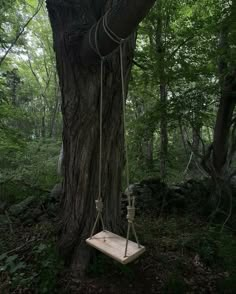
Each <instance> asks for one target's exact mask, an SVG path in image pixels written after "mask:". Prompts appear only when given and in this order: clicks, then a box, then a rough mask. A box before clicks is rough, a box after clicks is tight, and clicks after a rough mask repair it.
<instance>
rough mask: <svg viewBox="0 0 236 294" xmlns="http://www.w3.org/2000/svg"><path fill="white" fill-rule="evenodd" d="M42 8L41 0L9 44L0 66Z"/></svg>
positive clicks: (0, 60)
mask: <svg viewBox="0 0 236 294" xmlns="http://www.w3.org/2000/svg"><path fill="white" fill-rule="evenodd" d="M42 6H43V0H41V2H39V3H38V6H37V8H36V10H35V12H34V14H33V15H32V16H31V17H30V18H29V19H28V21H27V22H26V23H25V24H24V25H23V27H22V28H21V30H20V32H19V34H18V35H17V36H16V38H15V40H14V41H13V42H12V43H11V45H10V46H9V47H8V49H7V51H6V52H5V54H4V55H3V57H2V58H1V59H0V66H1V65H2V63H3V62H4V60H5V59H6V57H7V55H8V54H9V53H10V51H11V50H12V48H13V47H14V46H15V45H16V43H17V41H18V40H19V38H20V37H21V35H22V34H23V33H24V31H25V29H26V27H27V26H28V25H29V24H30V22H31V21H32V20H33V18H34V17H35V16H36V15H37V14H38V13H39V11H40V9H41V7H42Z"/></svg>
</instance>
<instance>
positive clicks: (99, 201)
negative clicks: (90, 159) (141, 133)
mask: <svg viewBox="0 0 236 294" xmlns="http://www.w3.org/2000/svg"><path fill="white" fill-rule="evenodd" d="M99 24H100V21H99V22H98V23H97V25H96V28H95V35H94V36H95V48H94V46H93V44H92V39H91V32H92V30H93V28H94V26H93V27H92V28H91V30H90V31H89V43H90V46H91V48H92V49H93V50H94V51H95V52H96V53H97V54H98V55H99V57H100V59H101V63H100V109H99V163H98V166H99V172H98V199H97V200H95V203H96V210H97V217H96V220H95V223H94V225H93V228H92V231H91V234H90V238H92V236H93V235H94V231H95V229H96V226H97V224H98V221H99V219H100V220H101V223H102V229H103V231H105V226H104V221H103V216H102V212H103V201H102V137H103V132H102V110H103V68H104V57H103V56H102V55H101V52H100V50H99V46H98V28H99Z"/></svg>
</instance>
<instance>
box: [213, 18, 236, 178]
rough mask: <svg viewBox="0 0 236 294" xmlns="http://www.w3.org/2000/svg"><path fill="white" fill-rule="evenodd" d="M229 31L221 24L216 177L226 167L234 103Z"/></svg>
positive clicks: (235, 85)
mask: <svg viewBox="0 0 236 294" xmlns="http://www.w3.org/2000/svg"><path fill="white" fill-rule="evenodd" d="M229 31H230V26H229V24H228V23H225V24H222V28H221V32H220V42H219V48H220V52H221V55H220V58H219V75H220V103H219V108H218V111H217V116H216V123H215V129H214V140H213V166H214V173H215V175H214V176H216V177H222V176H224V173H225V172H226V171H227V169H228V167H227V166H225V164H226V162H227V155H228V151H229V139H230V129H231V126H232V117H233V112H234V109H235V103H236V100H235V96H236V91H235V90H236V69H231V70H230V68H229V63H230V54H229V50H230V45H229Z"/></svg>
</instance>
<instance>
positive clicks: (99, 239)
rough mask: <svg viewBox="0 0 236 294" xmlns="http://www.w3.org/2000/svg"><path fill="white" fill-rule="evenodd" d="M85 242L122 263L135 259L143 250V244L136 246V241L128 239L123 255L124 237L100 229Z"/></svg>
mask: <svg viewBox="0 0 236 294" xmlns="http://www.w3.org/2000/svg"><path fill="white" fill-rule="evenodd" d="M86 242H87V243H88V244H89V245H90V246H92V247H94V248H96V249H97V250H99V251H101V252H102V253H104V254H106V255H108V256H109V257H111V258H113V259H115V260H116V261H118V262H120V263H122V264H127V263H129V262H131V261H133V260H135V259H136V258H138V257H139V256H140V255H141V254H142V253H143V252H144V251H145V247H144V246H141V245H140V247H138V244H137V243H135V242H133V241H130V240H129V243H128V250H127V256H124V253H125V246H126V238H123V237H121V236H119V235H116V234H114V233H112V232H109V231H101V232H99V233H98V234H96V235H94V236H93V237H92V238H88V239H87V240H86Z"/></svg>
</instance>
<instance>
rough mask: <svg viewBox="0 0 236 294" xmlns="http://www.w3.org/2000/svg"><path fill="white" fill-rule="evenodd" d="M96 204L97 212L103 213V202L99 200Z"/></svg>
mask: <svg viewBox="0 0 236 294" xmlns="http://www.w3.org/2000/svg"><path fill="white" fill-rule="evenodd" d="M95 203H96V210H97V212H100V213H101V212H102V210H103V202H102V200H100V199H97V200H95Z"/></svg>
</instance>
